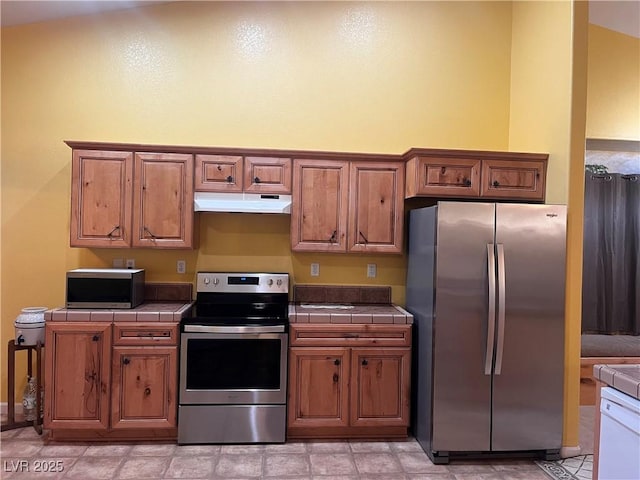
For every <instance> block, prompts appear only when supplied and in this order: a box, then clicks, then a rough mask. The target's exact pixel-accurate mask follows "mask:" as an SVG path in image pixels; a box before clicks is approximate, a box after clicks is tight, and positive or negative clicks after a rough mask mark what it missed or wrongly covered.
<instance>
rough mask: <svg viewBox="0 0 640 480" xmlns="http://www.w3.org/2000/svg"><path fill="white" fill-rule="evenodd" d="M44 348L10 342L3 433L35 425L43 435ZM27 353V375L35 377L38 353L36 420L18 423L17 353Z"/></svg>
mask: <svg viewBox="0 0 640 480" xmlns="http://www.w3.org/2000/svg"><path fill="white" fill-rule="evenodd" d="M42 348H43V345H42V344H41V343H40V342H38V343H37V344H36V345H16V343H15V340H9V345H8V347H7V352H8V354H7V383H8V384H9V385H8V388H7V423H3V424H2V426H1V431H3V432H4V431H5V430H12V429H14V428H22V427H28V426H29V425H33V428H35V429H36V432H38V434H40V435H42V419H41V418H40V403H41V402H42ZM19 350H26V351H27V362H28V366H27V375H29V376H30V377H32V376H33V371H32V366H33V352H34V351H35V353H36V405H35V410H36V419H35V420H24V421H22V422H16V407H15V397H16V385H15V381H16V351H19Z"/></svg>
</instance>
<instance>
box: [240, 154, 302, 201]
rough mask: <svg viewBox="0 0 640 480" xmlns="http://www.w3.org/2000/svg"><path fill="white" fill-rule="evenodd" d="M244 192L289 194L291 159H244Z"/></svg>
mask: <svg viewBox="0 0 640 480" xmlns="http://www.w3.org/2000/svg"><path fill="white" fill-rule="evenodd" d="M244 191H245V192H247V193H275V194H278V193H282V194H290V193H291V159H290V158H273V157H245V159H244Z"/></svg>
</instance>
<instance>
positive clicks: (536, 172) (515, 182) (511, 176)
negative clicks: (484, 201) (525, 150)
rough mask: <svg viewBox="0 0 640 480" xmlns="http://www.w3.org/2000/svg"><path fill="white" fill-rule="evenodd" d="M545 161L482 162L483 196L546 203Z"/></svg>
mask: <svg viewBox="0 0 640 480" xmlns="http://www.w3.org/2000/svg"><path fill="white" fill-rule="evenodd" d="M545 168H546V164H545V162H543V161H511V160H483V161H482V192H481V193H482V196H483V197H487V198H513V199H526V200H539V201H544V193H545V173H546V172H545Z"/></svg>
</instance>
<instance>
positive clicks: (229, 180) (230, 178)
mask: <svg viewBox="0 0 640 480" xmlns="http://www.w3.org/2000/svg"><path fill="white" fill-rule="evenodd" d="M227 182H228V183H233V177H232V176H231V175H229V176H228V177H227Z"/></svg>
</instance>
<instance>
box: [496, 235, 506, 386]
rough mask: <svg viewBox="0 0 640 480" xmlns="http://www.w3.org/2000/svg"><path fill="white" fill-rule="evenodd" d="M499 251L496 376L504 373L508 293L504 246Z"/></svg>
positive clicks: (498, 248) (499, 247) (499, 245)
mask: <svg viewBox="0 0 640 480" xmlns="http://www.w3.org/2000/svg"><path fill="white" fill-rule="evenodd" d="M497 250H498V339H497V342H496V343H497V345H496V366H495V370H494V374H495V375H500V373H501V372H502V355H503V353H504V328H505V320H506V318H505V311H504V306H505V303H506V302H505V300H506V299H505V295H506V293H505V291H506V273H505V264H504V245H502V244H501V243H499V244H498V245H497Z"/></svg>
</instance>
